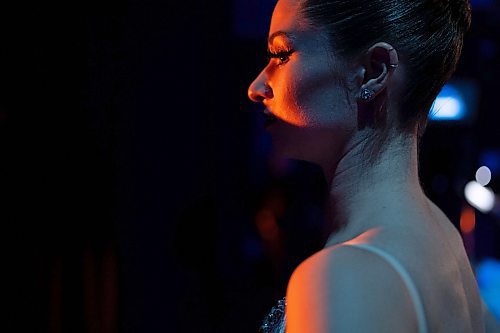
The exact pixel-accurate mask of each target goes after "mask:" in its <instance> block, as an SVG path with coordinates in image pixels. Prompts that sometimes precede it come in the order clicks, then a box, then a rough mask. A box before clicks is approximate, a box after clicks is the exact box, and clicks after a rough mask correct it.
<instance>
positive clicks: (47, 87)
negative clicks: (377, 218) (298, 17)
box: [0, 0, 500, 333]
mask: <svg viewBox="0 0 500 333" xmlns="http://www.w3.org/2000/svg"><path fill="white" fill-rule="evenodd" d="M473 5H474V22H473V27H472V30H471V32H470V34H469V35H468V37H467V40H466V47H465V50H464V55H463V58H462V62H461V63H460V66H459V69H458V70H457V73H456V75H455V77H456V78H466V79H472V80H474V82H476V83H477V85H478V86H479V88H480V99H479V104H478V113H477V117H476V118H475V120H474V121H473V122H472V123H468V124H447V125H439V124H431V126H430V128H429V130H428V133H427V134H426V137H425V140H424V142H423V146H422V169H421V173H422V180H423V183H424V187H425V188H426V191H427V193H428V194H429V196H430V197H431V198H432V199H433V200H434V201H435V202H436V203H437V204H438V205H439V206H440V207H441V208H442V209H443V211H445V213H446V214H447V215H448V216H449V217H450V219H451V220H452V222H453V223H454V224H455V225H456V226H457V228H458V226H459V221H460V214H461V210H462V209H463V207H464V206H465V205H466V203H465V200H464V199H463V195H462V192H463V186H464V185H465V183H466V182H467V181H469V180H472V179H473V178H474V173H475V170H476V169H477V168H478V167H479V166H481V165H482V164H484V163H483V162H484V161H486V162H487V163H490V164H491V165H493V166H494V165H495V163H497V162H495V161H498V160H500V158H498V156H499V155H500V134H499V128H498V126H499V125H498V124H500V116H499V114H500V106H499V102H498V91H499V84H498V81H497V80H498V78H499V77H500V61H499V58H500V37H499V36H500V19H499V18H500V4H499V2H498V1H474V2H473ZM273 6H274V1H271V0H268V1H264V0H260V1H257V0H233V1H229V0H227V1H202V0H192V1H179V2H177V1H176V2H170V1H160V0H150V1H132V0H129V1H107V2H101V1H73V2H65V3H63V2H59V3H55V2H50V3H46V2H36V3H26V2H17V3H2V5H1V6H0V37H1V42H2V44H1V48H0V51H1V58H0V60H1V62H0V82H1V95H0V96H1V99H0V156H1V160H0V162H1V163H0V200H1V203H2V206H1V215H0V221H1V223H2V224H1V225H2V227H3V228H2V229H3V232H2V245H3V246H4V250H3V254H4V257H5V259H4V260H3V261H2V266H3V267H2V268H3V269H2V272H3V273H2V275H3V276H4V277H6V278H7V279H6V281H7V282H4V284H3V286H4V293H3V294H4V295H6V298H5V300H6V305H7V308H8V312H7V313H6V314H7V320H6V321H5V322H3V323H2V324H0V326H1V327H2V329H1V330H2V331H3V332H103V333H104V332H106V333H107V332H256V331H257V329H258V327H259V324H260V321H261V319H262V318H263V317H264V315H265V314H266V313H267V312H268V310H269V309H270V307H271V306H273V305H274V304H275V302H276V301H277V299H279V298H280V297H282V296H284V294H285V291H286V283H287V281H288V278H289V277H290V274H291V272H292V271H293V269H294V268H295V267H296V266H297V264H298V263H300V262H301V261H302V260H303V259H305V258H306V257H307V256H309V255H311V254H312V253H314V252H315V251H317V250H319V249H321V248H322V246H323V242H324V241H325V235H324V233H323V232H322V230H323V225H324V211H323V208H324V197H325V190H326V188H325V184H324V180H323V178H322V175H321V173H320V170H319V169H318V168H317V167H315V166H314V165H309V164H307V163H305V162H298V161H283V160H279V159H277V158H276V157H274V156H273V155H272V154H271V142H270V138H269V137H268V135H267V134H266V133H265V132H264V131H263V130H262V123H263V119H262V118H261V116H260V115H259V114H258V113H257V112H256V111H258V107H257V106H253V105H251V103H250V102H249V101H248V100H247V97H246V90H247V86H248V84H249V83H250V82H251V81H252V80H253V78H254V77H255V75H257V73H258V72H259V71H260V69H261V68H262V66H263V64H264V63H265V61H266V60H265V38H266V35H267V29H268V24H269V19H270V15H271V12H272V8H273ZM488 161H490V162H488ZM491 161H493V162H491ZM492 171H494V175H493V176H494V178H493V182H492V184H490V186H491V187H492V188H493V189H496V191H497V192H498V191H500V186H499V181H500V167H499V168H497V169H496V171H495V169H494V168H492ZM476 222H477V224H476V232H475V236H474V237H475V243H476V246H475V250H474V252H473V253H471V261H472V262H473V263H476V262H480V261H481V260H482V259H483V258H487V257H492V258H497V259H499V258H500V248H499V244H500V242H499V237H500V224H499V217H498V215H494V214H482V213H479V212H476Z"/></svg>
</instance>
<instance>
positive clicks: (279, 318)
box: [259, 297, 286, 333]
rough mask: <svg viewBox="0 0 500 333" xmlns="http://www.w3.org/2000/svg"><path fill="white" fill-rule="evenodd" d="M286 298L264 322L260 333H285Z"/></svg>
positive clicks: (280, 301) (279, 302)
mask: <svg viewBox="0 0 500 333" xmlns="http://www.w3.org/2000/svg"><path fill="white" fill-rule="evenodd" d="M285 308H286V297H283V298H282V299H280V300H279V301H278V305H276V306H274V307H273V308H272V309H271V311H270V312H269V314H268V315H267V316H266V317H265V318H264V320H263V321H262V325H261V326H260V329H259V333H285V325H286V313H285Z"/></svg>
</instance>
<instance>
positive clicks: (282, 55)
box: [267, 51, 293, 65]
mask: <svg viewBox="0 0 500 333" xmlns="http://www.w3.org/2000/svg"><path fill="white" fill-rule="evenodd" d="M292 52H293V51H282V52H277V53H274V52H271V51H267V55H268V58H269V60H270V59H278V65H283V64H284V63H286V62H287V61H288V60H289V59H290V55H291V54H292Z"/></svg>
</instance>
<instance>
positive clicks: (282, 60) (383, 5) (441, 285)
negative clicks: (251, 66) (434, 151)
mask: <svg viewBox="0 0 500 333" xmlns="http://www.w3.org/2000/svg"><path fill="white" fill-rule="evenodd" d="M469 25H470V6H469V4H468V2H467V1H465V0H441V1H438V0H370V1H365V0H349V1H346V0H329V1H325V0H279V1H278V3H277V5H276V8H275V10H274V13H273V16H272V21H271V27H270V34H269V40H268V44H269V51H268V52H269V55H270V60H269V62H268V64H267V65H266V67H265V68H264V69H263V70H262V72H261V73H260V74H259V76H258V77H257V78H256V79H255V81H254V82H253V83H252V84H251V85H250V87H249V92H248V93H249V97H250V99H251V100H252V101H254V102H260V103H262V104H263V105H264V106H265V110H264V113H265V114H266V115H267V117H268V123H267V125H266V128H267V129H268V131H269V132H270V134H271V136H272V138H273V144H274V147H275V149H276V150H277V151H278V152H279V153H280V154H282V155H283V156H286V157H289V158H294V159H300V160H306V161H310V162H313V163H316V164H318V165H319V166H320V167H321V168H322V170H323V172H324V175H325V179H326V180H327V182H328V186H329V198H328V208H329V212H330V214H329V215H330V222H331V234H330V236H329V239H328V241H327V243H326V245H325V247H324V249H322V250H321V251H319V252H318V253H316V254H314V255H313V256H311V257H309V258H308V259H307V260H305V261H304V262H303V263H301V264H300V265H299V266H298V267H297V268H296V269H295V271H294V272H293V274H292V276H291V278H290V281H289V284H288V288H287V294H286V308H285V300H282V301H281V302H280V304H279V306H278V307H277V308H274V309H273V311H272V314H271V315H270V316H269V317H268V318H267V321H265V323H264V325H263V327H262V330H263V331H267V332H284V330H285V325H286V332H287V333H304V332H314V333H323V332H325V333H326V332H445V333H448V332H449V333H457V332H485V319H484V317H483V310H484V311H485V313H486V311H487V310H486V308H485V307H484V306H483V303H482V301H481V298H480V295H479V292H478V287H477V284H476V281H475V278H474V274H473V271H472V269H471V266H470V264H469V261H468V258H467V255H466V253H465V251H464V247H463V243H462V240H461V237H460V234H459V233H458V232H457V230H456V229H455V227H454V226H453V225H452V223H451V222H450V221H449V220H448V219H447V217H446V216H445V215H444V214H443V213H442V212H441V210H440V209H439V208H438V207H437V206H436V205H434V204H433V203H432V202H431V201H430V200H429V199H428V198H427V197H426V195H425V194H424V192H423V190H422V188H421V186H420V183H419V178H418V149H417V148H418V143H419V139H420V137H421V135H422V133H423V130H424V128H425V126H426V123H427V113H428V110H429V108H430V107H431V104H432V102H433V101H434V99H435V98H436V96H437V94H438V93H439V91H440V89H441V88H442V86H443V85H444V83H445V82H446V81H447V80H448V79H449V77H450V76H451V74H452V73H453V72H454V70H455V67H456V64H457V62H458V59H459V56H460V53H461V50H462V44H463V36H464V34H465V32H466V31H467V30H468V29H469ZM285 311H286V312H285ZM281 314H283V316H280V315H281ZM489 318H490V320H491V318H492V317H491V315H490V317H489ZM493 324H494V323H493V321H492V322H491V323H490V325H491V327H490V328H489V329H493V326H492V325H493ZM499 332H500V331H499Z"/></svg>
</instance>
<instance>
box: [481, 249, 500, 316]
mask: <svg viewBox="0 0 500 333" xmlns="http://www.w3.org/2000/svg"><path fill="white" fill-rule="evenodd" d="M476 278H477V283H478V285H479V289H480V293H481V296H482V297H483V299H484V302H485V303H486V304H487V305H488V308H489V309H490V311H491V313H492V314H493V315H494V316H495V317H496V318H500V260H495V259H493V258H487V259H484V260H483V261H482V262H481V263H480V264H478V265H477V267H476Z"/></svg>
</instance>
